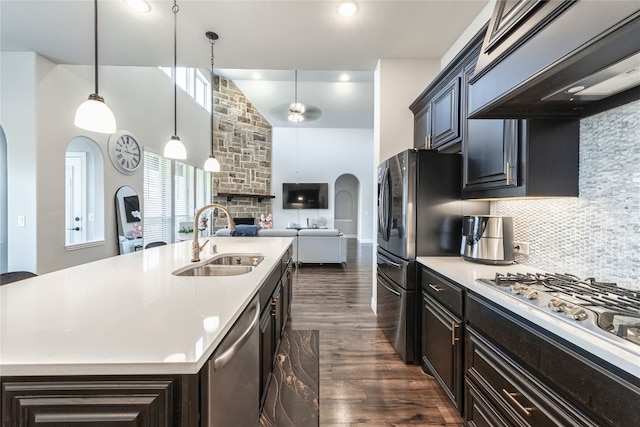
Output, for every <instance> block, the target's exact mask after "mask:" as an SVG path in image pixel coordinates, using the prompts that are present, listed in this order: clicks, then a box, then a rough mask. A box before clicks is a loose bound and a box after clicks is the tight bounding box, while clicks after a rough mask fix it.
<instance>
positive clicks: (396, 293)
mask: <svg viewBox="0 0 640 427" xmlns="http://www.w3.org/2000/svg"><path fill="white" fill-rule="evenodd" d="M378 281H379V283H380V285H382V287H383V288H385V289H386V290H388V291H389V292H391V293H392V294H394V295H396V296H400V292H398V291H396V290H395V289H391V288H390V287H389V286H387V284H386V283H384V280H379V278H378Z"/></svg>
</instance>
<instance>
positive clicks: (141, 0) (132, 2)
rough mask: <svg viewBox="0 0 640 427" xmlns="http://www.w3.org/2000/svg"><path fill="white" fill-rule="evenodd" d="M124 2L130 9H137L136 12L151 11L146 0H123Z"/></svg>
mask: <svg viewBox="0 0 640 427" xmlns="http://www.w3.org/2000/svg"><path fill="white" fill-rule="evenodd" d="M124 2H125V3H126V4H128V5H129V7H131V8H132V9H135V10H137V11H138V12H144V13H146V12H149V11H151V5H150V4H149V2H148V1H147V0H124Z"/></svg>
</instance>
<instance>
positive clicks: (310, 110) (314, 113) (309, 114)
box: [303, 105, 322, 121]
mask: <svg viewBox="0 0 640 427" xmlns="http://www.w3.org/2000/svg"><path fill="white" fill-rule="evenodd" d="M306 107H307V109H306V111H305V112H304V114H303V116H304V119H305V120H306V121H313V120H318V119H319V118H320V117H322V111H321V110H320V109H319V108H318V107H314V106H312V105H307V106H306Z"/></svg>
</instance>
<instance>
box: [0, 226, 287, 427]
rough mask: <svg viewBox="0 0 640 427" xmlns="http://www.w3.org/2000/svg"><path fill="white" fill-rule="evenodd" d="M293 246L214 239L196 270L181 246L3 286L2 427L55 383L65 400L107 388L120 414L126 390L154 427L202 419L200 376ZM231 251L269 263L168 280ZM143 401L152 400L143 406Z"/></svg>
mask: <svg viewBox="0 0 640 427" xmlns="http://www.w3.org/2000/svg"><path fill="white" fill-rule="evenodd" d="M291 243H292V239H291V238H288V237H273V238H265V237H255V238H253V237H242V238H225V239H216V238H212V239H211V241H210V242H209V244H208V245H207V246H205V248H204V250H203V251H202V253H201V254H200V258H201V260H200V261H199V262H198V263H192V262H191V255H192V252H191V242H181V243H177V244H172V245H167V246H160V247H156V248H153V249H148V250H144V251H140V252H134V253H130V254H126V255H121V256H116V257H112V258H107V259H103V260H99V261H95V262H92V263H88V264H83V265H79V266H75V267H71V268H68V269H64V270H60V271H56V272H52V273H48V274H44V275H41V276H38V277H34V278H31V279H26V280H23V281H20V282H15V283H12V284H8V285H5V286H2V287H0V304H1V312H0V375H1V379H2V385H3V387H2V394H3V396H2V405H3V415H2V425H3V426H4V425H13V424H12V423H13V422H15V420H11V419H9V415H8V411H7V410H8V409H9V406H8V405H10V404H11V403H10V402H9V401H10V399H14V400H15V401H18V400H19V396H20V395H21V393H22V394H28V392H27V391H26V390H27V389H31V391H30V392H33V390H32V389H33V388H35V389H38V388H39V389H43V390H44V389H47V388H48V386H47V384H52V383H57V385H56V387H57V389H59V390H62V389H66V390H67V391H66V392H60V391H58V393H62V394H68V393H70V390H76V391H77V394H87V395H90V394H92V392H91V390H93V391H96V390H100V393H102V395H103V396H104V395H105V393H104V390H111V395H112V397H113V395H117V396H119V398H118V399H119V400H118V399H116V401H115V402H112V403H111V405H115V406H116V407H117V406H120V407H122V408H124V407H125V406H126V404H129V403H131V402H123V401H122V399H125V398H124V397H123V395H122V394H123V393H124V394H127V392H126V390H130V391H131V393H130V394H129V395H127V399H129V397H131V396H133V397H132V398H131V399H133V401H135V402H134V403H133V404H134V406H137V407H141V406H145V405H146V406H147V407H152V408H151V409H150V410H149V411H148V412H149V414H147V415H145V416H144V417H147V418H145V419H150V420H155V421H154V422H153V423H152V424H153V425H187V424H185V423H190V422H192V421H193V420H195V419H197V418H198V417H199V410H198V408H197V406H198V399H200V397H199V388H200V386H199V385H198V383H199V381H200V380H199V375H200V373H201V371H202V368H203V367H204V366H205V364H206V362H207V360H208V359H209V358H210V356H211V355H212V354H213V352H214V351H215V349H216V348H217V347H218V345H219V344H220V343H221V342H222V340H223V338H224V337H225V335H226V334H227V332H228V331H229V330H230V329H231V327H232V326H233V324H234V322H235V321H236V320H237V319H238V317H239V316H240V315H241V314H242V313H243V311H244V310H245V308H246V307H247V305H248V304H249V303H250V302H251V301H252V300H254V298H256V295H258V294H259V293H260V300H262V299H263V298H262V293H261V288H262V287H263V285H264V284H265V283H266V282H269V281H272V278H273V277H276V281H277V279H279V278H280V276H281V272H282V270H283V268H284V267H282V260H283V257H289V254H290V252H289V248H290V246H291ZM212 245H215V246H216V249H217V254H214V253H211V250H210V249H211V247H212ZM226 253H230V254H251V255H255V256H261V257H264V258H263V260H262V262H260V263H259V264H258V265H257V266H255V268H254V269H253V271H251V272H248V273H246V274H241V275H234V276H216V277H189V276H176V275H174V274H172V273H173V272H174V271H176V270H181V269H183V268H184V267H186V266H191V265H196V264H202V265H204V264H207V263H208V261H210V260H211V259H212V258H214V257H217V256H220V255H223V254H226ZM274 287H275V285H274ZM23 380H24V384H25V390H23V391H20V386H16V384H19V383H20V382H21V381H23ZM9 383H11V384H12V386H11V387H12V388H11V391H10V392H9V391H8V389H6V388H5V386H6V385H7V384H9ZM36 383H37V385H35V386H33V387H31V386H30V385H29V384H31V385H33V384H36ZM61 384H62V386H61ZM87 384H89V385H87ZM80 389H82V390H80ZM116 390H117V391H116ZM145 390H146V391H145ZM100 393H99V394H100ZM107 394H109V393H107ZM9 395H11V396H13V397H11V396H9ZM151 395H153V396H155V397H153V398H150V397H149V396H151ZM141 396H147V400H149V401H148V402H147V403H141V402H142V401H141V400H140V399H142V400H143V401H144V400H145V398H142V397H141ZM16 399H17V400H16ZM127 399H125V400H127ZM131 399H129V400H131ZM107 400H109V399H107ZM158 402H160V403H158ZM97 405H98V406H100V404H97ZM123 411H125V410H124V409H123ZM54 412H55V411H54ZM94 412H95V411H94ZM143 412H144V411H143ZM159 413H163V414H165V415H164V416H160V415H158V414H159ZM191 425H193V424H191Z"/></svg>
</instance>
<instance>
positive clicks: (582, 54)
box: [468, 0, 640, 118]
mask: <svg viewBox="0 0 640 427" xmlns="http://www.w3.org/2000/svg"><path fill="white" fill-rule="evenodd" d="M639 53H640V2H638V1H600V2H593V1H575V0H550V1H541V0H498V1H497V3H496V7H495V9H494V13H493V16H492V18H491V21H490V23H489V26H488V29H487V32H486V35H485V38H484V43H483V45H482V49H481V51H480V55H479V57H478V60H477V64H476V68H475V73H474V75H473V78H472V79H471V81H470V85H469V91H470V92H471V95H470V102H469V112H468V115H469V116H470V117H473V118H531V117H535V118H558V117H585V116H588V115H591V114H595V113H598V112H600V111H603V110H606V109H609V108H613V107H614V106H617V105H620V104H622V103H625V102H629V101H631V100H634V99H638V98H640V67H639V66H640V54H639Z"/></svg>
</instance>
